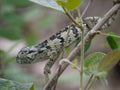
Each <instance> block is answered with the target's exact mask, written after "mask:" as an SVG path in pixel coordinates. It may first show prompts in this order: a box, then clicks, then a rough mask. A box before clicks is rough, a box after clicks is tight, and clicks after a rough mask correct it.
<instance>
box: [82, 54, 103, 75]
mask: <svg viewBox="0 0 120 90" xmlns="http://www.w3.org/2000/svg"><path fill="white" fill-rule="evenodd" d="M104 56H105V54H104V53H102V52H95V53H93V54H90V55H89V56H87V57H86V58H85V61H84V68H85V69H86V71H85V73H86V74H92V73H96V72H97V69H98V65H99V62H100V61H101V60H102V59H103V57H104Z"/></svg>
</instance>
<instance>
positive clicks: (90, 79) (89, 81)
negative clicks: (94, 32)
mask: <svg viewBox="0 0 120 90" xmlns="http://www.w3.org/2000/svg"><path fill="white" fill-rule="evenodd" d="M93 77H94V74H92V75H91V76H90V78H89V80H88V82H87V84H86V85H85V88H84V90H87V88H88V86H89V84H90V83H91V81H92V79H93Z"/></svg>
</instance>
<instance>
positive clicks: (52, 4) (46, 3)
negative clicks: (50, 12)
mask: <svg viewBox="0 0 120 90" xmlns="http://www.w3.org/2000/svg"><path fill="white" fill-rule="evenodd" d="M30 1H32V2H35V3H37V4H40V5H42V6H45V7H49V8H53V9H55V10H58V11H62V12H63V9H62V7H61V6H59V5H58V4H57V3H56V1H55V0H49V1H48V0H30Z"/></svg>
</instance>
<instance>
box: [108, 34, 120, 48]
mask: <svg viewBox="0 0 120 90" xmlns="http://www.w3.org/2000/svg"><path fill="white" fill-rule="evenodd" d="M106 39H107V42H108V44H109V46H110V47H111V49H118V48H120V36H118V35H115V34H114V33H109V34H108V36H107V37H106Z"/></svg>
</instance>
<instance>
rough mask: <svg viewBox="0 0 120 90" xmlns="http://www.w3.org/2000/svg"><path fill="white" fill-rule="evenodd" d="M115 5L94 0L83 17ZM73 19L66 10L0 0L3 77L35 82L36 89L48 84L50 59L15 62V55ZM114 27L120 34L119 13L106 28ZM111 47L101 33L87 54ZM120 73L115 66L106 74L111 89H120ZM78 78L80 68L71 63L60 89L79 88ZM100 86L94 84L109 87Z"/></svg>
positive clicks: (18, 0) (25, 0)
mask: <svg viewBox="0 0 120 90" xmlns="http://www.w3.org/2000/svg"><path fill="white" fill-rule="evenodd" d="M87 3H88V0H83V3H82V5H81V7H80V10H81V12H82V11H83V10H84V8H85V7H86V5H87ZM112 5H113V3H112V0H93V2H92V4H91V5H90V7H89V8H88V11H87V13H86V14H85V16H84V17H86V16H100V17H102V16H103V15H104V14H105V13H106V12H107V11H108V10H109V9H110V8H111V7H112ZM70 23H71V21H70V20H69V19H68V17H67V16H65V15H64V14H63V13H61V12H58V11H56V10H53V9H49V8H46V7H43V6H40V5H38V4H35V3H33V2H30V1H28V0H0V78H6V79H10V80H15V81H18V82H33V83H34V84H35V88H36V89H35V90H40V88H41V90H42V88H43V85H44V84H45V78H44V74H43V68H44V66H45V63H46V62H47V61H45V62H39V63H36V64H30V65H20V64H17V63H16V61H15V57H16V55H17V53H18V52H19V50H20V49H21V48H22V47H24V46H32V45H34V44H38V43H39V42H42V41H43V40H46V39H47V38H49V37H50V36H51V35H52V34H55V33H56V32H58V31H60V30H61V29H62V28H64V27H65V26H67V25H69V24H70ZM111 31H113V32H115V33H116V34H117V35H120V13H118V15H117V17H116V20H115V21H114V23H113V24H112V25H111V27H110V28H108V30H106V31H105V32H111ZM110 50H111V49H110V47H109V46H108V44H107V43H106V39H105V37H104V36H98V37H96V38H95V39H94V40H93V41H92V44H91V47H90V48H89V50H88V51H87V53H86V55H88V54H90V53H92V52H96V51H102V52H105V53H106V52H108V51H110ZM57 63H58V62H57ZM56 68H57V65H54V67H53V69H52V74H54V71H55V70H56ZM117 68H119V67H117ZM119 73H120V71H119V69H116V67H115V68H113V70H111V71H110V72H109V74H108V77H107V78H108V81H109V82H110V85H109V88H108V90H120V88H119V83H120V74H119ZM51 76H52V75H51ZM78 78H79V72H77V71H76V70H74V69H71V67H68V68H67V70H66V71H65V72H64V73H63V75H62V76H61V77H60V80H59V84H58V87H57V90H78V88H79V79H78ZM101 86H102V85H101V84H100V83H99V85H95V88H97V90H107V89H105V88H104V87H101Z"/></svg>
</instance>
